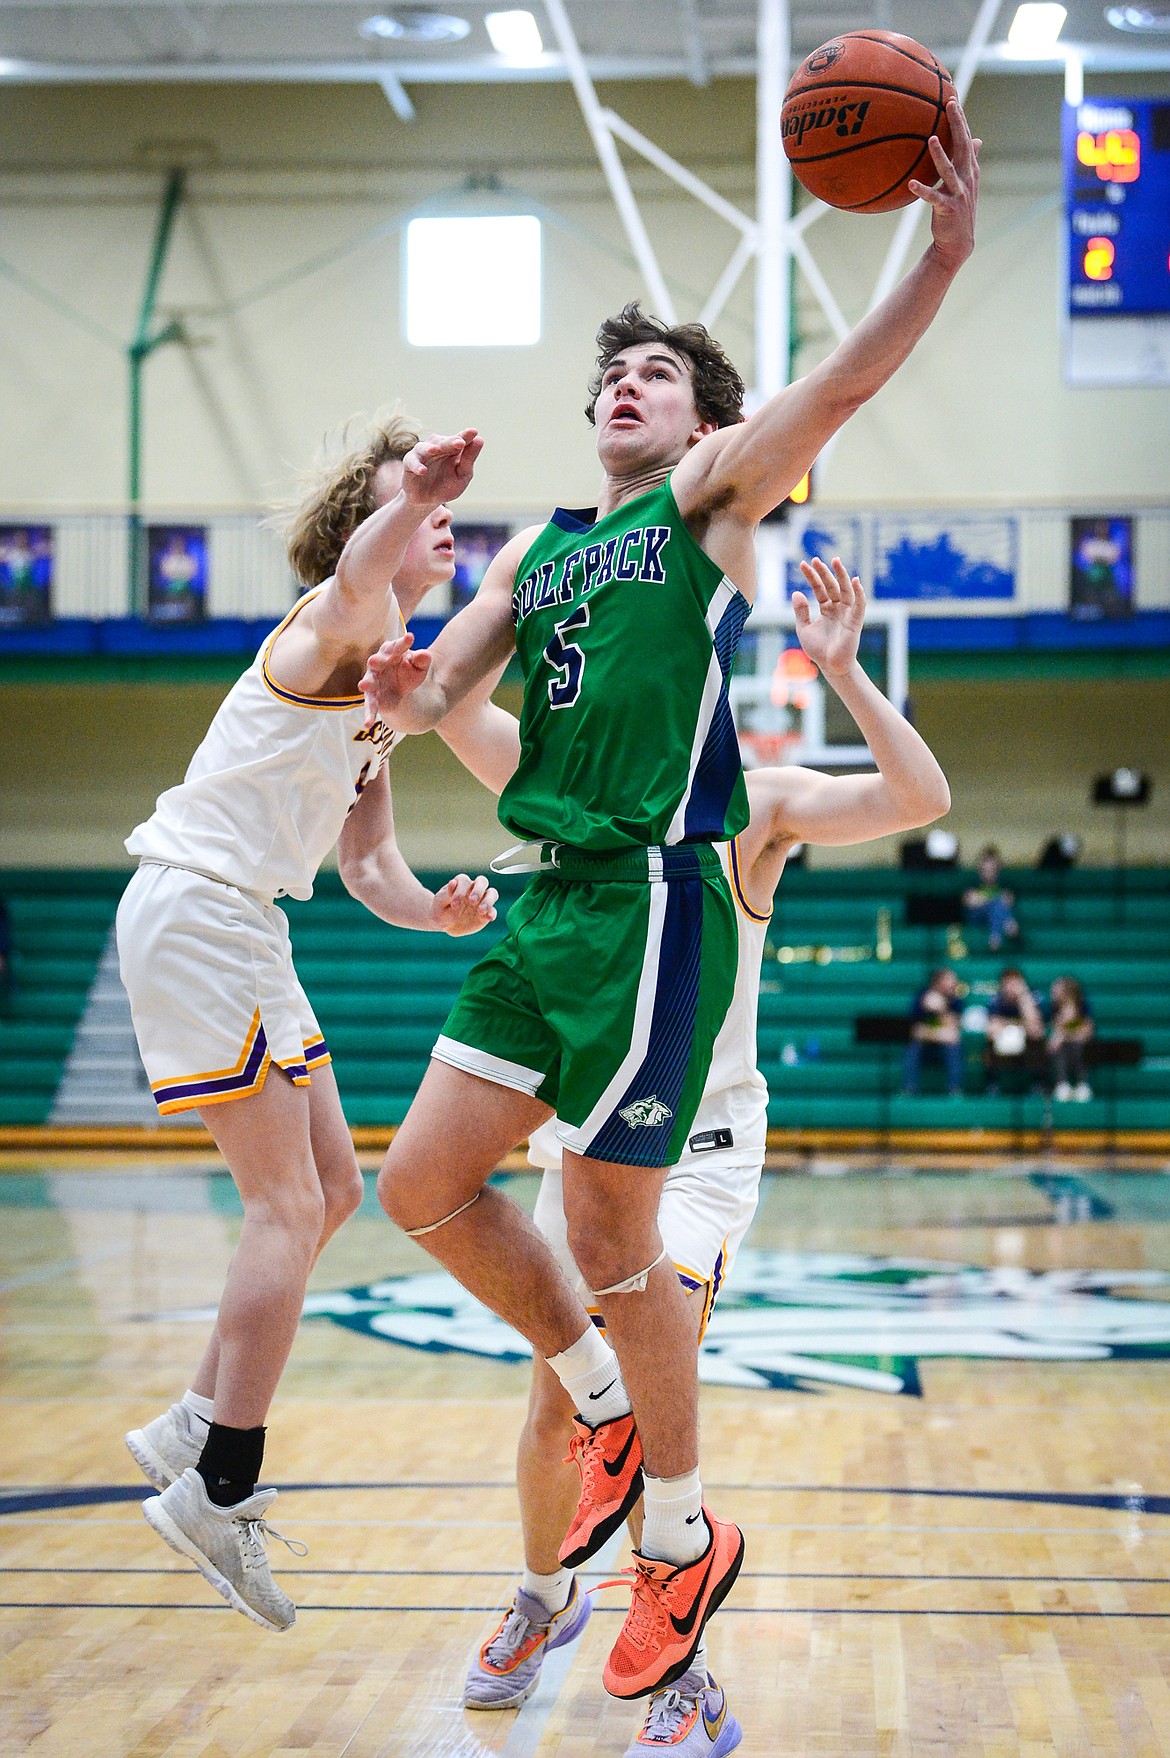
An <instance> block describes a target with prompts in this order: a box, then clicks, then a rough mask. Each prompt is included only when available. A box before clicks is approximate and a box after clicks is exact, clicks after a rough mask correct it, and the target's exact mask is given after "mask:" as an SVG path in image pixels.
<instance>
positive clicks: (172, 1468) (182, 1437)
mask: <svg viewBox="0 0 1170 1758" xmlns="http://www.w3.org/2000/svg"><path fill="white" fill-rule="evenodd" d="M206 1439H207V1424H206V1423H205V1422H201V1421H200V1420H199V1418H198V1417H197V1416H196V1415H195V1413H194V1411H192V1410H188V1408H187V1406H186V1405H185V1404H172V1405H171V1407H170V1409H169V1410H165V1411H164V1412H163V1414H162V1415H161V1416H156V1417H155V1419H154V1421H153V1422H148V1423H147V1424H146V1426H145V1428H132V1429H131V1430H130V1433H129V1434H128V1435H126V1437H125V1440H126V1445H127V1446H128V1447H129V1449H130V1451H131V1453H133V1455H134V1458H135V1461H136V1463H137V1465H138V1467H139V1469H140V1470H141V1472H142V1475H143V1476H144V1477H145V1478H146V1481H147V1482H148V1483H153V1485H154V1487H155V1489H169V1488H170V1487H171V1484H172V1483H174V1481H175V1479H176V1477H182V1475H183V1473H184V1471H186V1469H187V1467H188V1465H197V1464H198V1463H199V1455H200V1454H201V1453H202V1451H203V1443H204V1441H205V1440H206Z"/></svg>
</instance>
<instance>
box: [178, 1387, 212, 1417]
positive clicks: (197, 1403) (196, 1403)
mask: <svg viewBox="0 0 1170 1758" xmlns="http://www.w3.org/2000/svg"><path fill="white" fill-rule="evenodd" d="M179 1402H180V1404H182V1405H183V1407H184V1409H187V1410H189V1411H190V1412H191V1414H192V1416H198V1417H199V1418H200V1419H201V1421H203V1422H210V1421H211V1420H212V1418H213V1417H214V1415H215V1399H214V1398H205V1397H204V1396H203V1394H202V1392H193V1391H192V1390H191V1388H190V1386H188V1387H187V1390H186V1391H185V1392H184V1393H183V1396H182V1397H181V1398H180V1400H179Z"/></svg>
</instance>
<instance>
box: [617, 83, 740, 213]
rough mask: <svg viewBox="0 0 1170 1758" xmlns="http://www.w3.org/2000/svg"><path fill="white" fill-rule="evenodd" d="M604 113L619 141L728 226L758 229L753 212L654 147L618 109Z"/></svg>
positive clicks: (660, 149) (659, 148)
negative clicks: (726, 198) (654, 166)
mask: <svg viewBox="0 0 1170 1758" xmlns="http://www.w3.org/2000/svg"><path fill="white" fill-rule="evenodd" d="M601 114H602V117H603V119H604V121H605V125H606V127H607V128H608V129H609V130H610V132H611V133H613V134H616V135H617V137H618V139H619V140H624V141H625V143H626V145H627V146H631V147H633V149H634V151H635V152H636V153H641V155H642V157H643V158H644V159H646V160H647V161H648V162H649V163H650V164H651V165H656V166H657V167H658V169H659V170H660V171H661V172H663V173H664V175H665V176H667V177H670V178H672V179H673V181H674V182H675V183H677V184H678V185H679V186H680V188H682V189H685V190H686V192H687V194H688V195H693V196H694V198H695V200H696V201H701V202H702V203H703V205H704V206H705V207H709V208H710V209H711V211H712V213H715V214H718V215H719V217H720V218H721V219H723V220H726V221H727V223H728V225H729V226H735V227H736V228H737V230H738V231H740V232H751V233H754V232H755V230H756V222H755V221H754V220H753V219H752V218H751V216H750V214H745V213H744V212H743V211H742V210H741V209H740V208H737V207H736V206H735V205H734V204H733V203H732V202H729V201H727V200H725V198H724V197H723V196H721V195H720V194H719V192H718V191H717V190H714V189H712V188H711V186H710V184H709V183H704V182H703V179H702V178H701V177H696V176H695V173H694V172H693V171H688V170H687V168H686V166H685V165H680V164H679V162H678V160H677V159H672V158H671V156H670V154H669V153H665V152H663V150H662V148H661V147H659V146H655V144H654V142H653V141H652V140H647V138H646V136H645V135H644V134H640V133H639V132H638V130H637V129H636V128H632V127H631V126H630V124H629V123H628V122H626V121H624V120H623V118H622V117H621V116H619V115H618V113H617V111H616V110H603V111H602V113H601Z"/></svg>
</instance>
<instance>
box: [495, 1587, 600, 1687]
mask: <svg viewBox="0 0 1170 1758" xmlns="http://www.w3.org/2000/svg"><path fill="white" fill-rule="evenodd" d="M592 1610H593V1601H592V1600H591V1599H590V1597H589V1595H588V1594H587V1593H580V1592H578V1590H577V1583H576V1581H574V1582H573V1585H572V1587H571V1588H570V1590H569V1598H568V1601H567V1603H566V1605H565V1609H564V1610H563V1611H559V1612H557V1614H556V1616H555V1617H550V1616H549V1613H548V1608H547V1606H544V1605H542V1604H541V1603H540V1601H539V1599H533V1597H532V1595H531V1594H530V1593H525V1591H524V1589H523V1588H522V1587H521V1588H518V1589H517V1592H516V1597H515V1599H514V1600H513V1601H512V1604H511V1605H510V1606H509V1607H508V1610H507V1611H506V1612H505V1614H504V1621H503V1623H502V1624H501V1625H500V1627H499V1629H498V1630H497V1631H496V1633H495V1635H494V1636H492V1637H491V1638H490V1639H489V1640H488V1641H487V1642H485V1643H484V1645H483V1647H482V1648H481V1649H480V1651H479V1653H478V1654H477V1655H476V1657H475V1659H474V1660H473V1661H472V1663H471V1665H470V1667H469V1668H468V1669H467V1680H466V1683H465V1684H464V1686H463V1707H464V1708H465V1709H519V1707H520V1705H521V1703H523V1702H524V1701H525V1700H526V1699H527V1698H529V1697H531V1695H532V1693H533V1692H534V1691H535V1689H536V1687H537V1684H538V1683H539V1680H540V1668H541V1664H542V1662H543V1660H544V1657H545V1655H546V1654H547V1653H548V1652H549V1650H550V1649H552V1648H563V1647H564V1645H565V1643H566V1642H575V1641H576V1639H577V1637H578V1636H579V1635H580V1634H581V1632H582V1630H583V1629H584V1628H585V1626H586V1624H587V1623H588V1622H589V1614H590V1612H591V1611H592Z"/></svg>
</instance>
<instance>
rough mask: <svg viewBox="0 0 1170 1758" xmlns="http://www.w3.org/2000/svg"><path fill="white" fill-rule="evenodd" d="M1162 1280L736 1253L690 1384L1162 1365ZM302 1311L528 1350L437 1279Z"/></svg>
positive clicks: (364, 1328)
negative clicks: (987, 1364) (934, 1367)
mask: <svg viewBox="0 0 1170 1758" xmlns="http://www.w3.org/2000/svg"><path fill="white" fill-rule="evenodd" d="M1168 1289H1170V1273H1168V1272H1165V1271H1161V1270H1041V1271H1033V1270H1024V1269H1017V1268H1004V1267H1001V1268H996V1269H984V1268H980V1267H978V1266H976V1265H973V1264H962V1263H947V1262H941V1261H937V1260H934V1259H930V1258H888V1257H871V1256H862V1255H849V1254H845V1253H830V1252H781V1251H753V1250H750V1249H749V1250H744V1251H741V1252H740V1254H739V1257H738V1258H737V1260H736V1264H735V1270H734V1272H733V1276H732V1281H731V1286H730V1287H728V1288H726V1289H725V1290H724V1291H723V1293H722V1294H721V1296H720V1299H719V1304H718V1306H717V1307H716V1309H715V1312H714V1314H713V1315H712V1318H711V1323H710V1325H709V1326H708V1328H707V1334H706V1336H705V1338H704V1340H703V1346H702V1351H701V1354H700V1360H699V1377H700V1378H701V1379H702V1380H703V1381H704V1382H706V1383H707V1384H708V1385H723V1386H742V1387H744V1388H745V1389H748V1390H758V1391H768V1390H774V1389H783V1390H786V1391H791V1390H801V1391H816V1390H824V1389H826V1388H827V1387H829V1386H832V1385H837V1386H848V1387H852V1388H855V1389H857V1390H860V1391H871V1392H902V1393H910V1394H917V1393H920V1392H921V1390H922V1387H921V1381H920V1377H919V1363H920V1362H921V1361H923V1360H924V1359H940V1358H947V1357H949V1358H952V1359H953V1358H956V1357H962V1356H965V1357H968V1358H970V1359H983V1360H991V1361H1008V1360H1016V1361H1084V1362H1094V1361H1116V1360H1134V1359H1141V1360H1145V1359H1166V1360H1170V1300H1168V1299H1167V1290H1168ZM304 1316H305V1318H306V1319H309V1320H319V1319H320V1320H327V1321H329V1322H331V1323H333V1324H337V1325H342V1326H344V1327H346V1328H347V1329H348V1330H352V1331H358V1332H360V1333H362V1334H363V1335H364V1336H368V1337H372V1338H377V1339H380V1340H381V1341H383V1342H387V1343H397V1344H404V1345H406V1346H407V1347H409V1348H412V1349H428V1350H434V1351H442V1352H456V1353H459V1354H464V1355H477V1356H481V1357H488V1358H490V1359H492V1360H495V1361H523V1360H526V1359H527V1358H528V1357H529V1356H530V1355H531V1350H530V1348H529V1346H528V1344H527V1343H526V1342H525V1341H524V1339H523V1338H522V1337H519V1336H517V1335H516V1333H515V1332H514V1331H512V1330H510V1329H509V1327H508V1326H507V1325H505V1324H504V1323H503V1321H502V1320H500V1319H498V1318H496V1317H495V1316H494V1314H492V1313H490V1312H488V1311H487V1309H486V1308H485V1307H483V1306H481V1305H480V1304H479V1302H478V1301H477V1300H474V1299H473V1298H472V1296H471V1295H470V1294H468V1293H466V1291H465V1290H464V1289H462V1288H460V1287H459V1286H458V1284H457V1283H456V1282H454V1281H452V1280H451V1278H450V1277H449V1276H447V1275H446V1274H445V1273H443V1272H442V1271H432V1272H430V1273H428V1274H425V1275H419V1276H389V1277H386V1278H385V1279H383V1280H382V1281H378V1282H370V1283H368V1284H365V1285H363V1286H359V1287H355V1288H345V1289H339V1290H338V1291H337V1292H336V1293H332V1294H313V1295H310V1296H309V1298H308V1299H307V1300H306V1302H305V1309H304Z"/></svg>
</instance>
